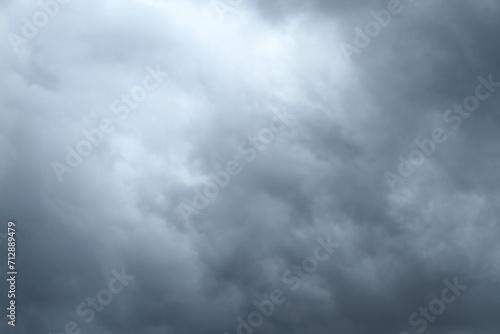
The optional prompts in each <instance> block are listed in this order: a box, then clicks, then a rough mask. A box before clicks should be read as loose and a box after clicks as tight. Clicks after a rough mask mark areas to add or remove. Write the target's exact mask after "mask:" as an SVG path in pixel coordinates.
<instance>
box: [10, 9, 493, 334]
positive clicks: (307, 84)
mask: <svg viewBox="0 0 500 334" xmlns="http://www.w3.org/2000/svg"><path fill="white" fill-rule="evenodd" d="M402 3H403V6H404V10H403V11H402V12H401V13H399V14H397V15H394V16H393V17H392V20H391V22H390V23H389V24H388V25H387V27H384V28H383V29H381V31H380V33H379V34H377V35H376V36H374V37H373V38H371V41H370V43H369V45H367V46H366V47H363V48H362V50H361V52H359V53H357V54H353V55H352V57H351V62H348V61H346V59H345V57H344V55H343V54H342V51H341V48H340V47H341V45H342V43H351V44H352V43H354V38H355V34H356V33H355V30H354V29H355V27H361V28H363V27H365V25H366V23H367V22H369V21H370V20H373V17H372V16H371V14H370V11H376V12H379V11H381V10H385V9H387V8H388V7H387V4H388V1H368V2H366V1H337V2H332V1H319V0H318V1H307V2H298V1H272V2H270V1H268V2H263V1H253V0H248V1H244V0H243V1H240V2H239V3H238V5H237V6H236V5H235V2H233V8H234V9H232V10H231V13H228V14H230V15H228V16H227V18H225V19H223V20H221V18H220V17H219V16H218V14H217V11H216V10H215V9H214V7H213V3H210V2H203V1H192V2H185V3H174V2H171V1H165V2H163V1H129V2H124V3H123V2H117V1H111V0H110V1H101V2H98V3H96V4H93V5H92V6H90V5H88V4H86V3H85V4H84V3H80V2H76V1H71V2H69V3H68V4H65V5H64V6H63V5H61V7H60V11H59V13H58V14H57V15H55V16H54V17H53V18H51V19H50V21H49V22H48V23H47V25H46V26H44V27H43V29H40V31H39V32H38V34H37V35H36V36H35V37H33V38H31V39H29V42H28V43H27V44H26V45H24V46H23V49H22V50H21V52H19V53H16V52H15V51H14V49H13V48H12V46H11V44H10V43H9V40H8V38H4V39H3V42H2V45H1V49H0V52H1V54H2V59H4V62H3V63H2V64H1V65H0V69H1V72H2V79H1V80H0V83H1V87H2V88H3V90H2V93H0V98H1V100H0V101H1V109H0V115H1V116H2V122H0V151H1V152H2V157H3V159H2V161H0V175H1V176H2V178H1V186H2V187H1V189H2V192H1V194H2V195H1V199H2V200H1V202H0V203H1V204H0V208H1V211H0V212H1V215H0V216H1V220H2V221H4V222H7V221H8V220H9V219H15V220H16V221H17V222H18V238H19V242H18V247H19V251H18V252H19V260H18V262H19V278H18V280H19V281H18V287H19V295H18V297H17V301H18V305H19V307H18V320H17V326H16V327H15V328H11V326H7V325H6V323H5V322H4V321H2V324H1V326H2V328H6V331H7V332H8V333H10V332H13V333H14V332H18V333H32V332H35V331H37V332H40V331H41V332H44V333H49V332H52V333H54V334H55V333H59V332H62V331H63V330H64V327H65V326H66V324H67V323H68V322H71V321H73V322H75V323H76V324H78V326H79V327H78V328H79V329H81V330H82V332H89V333H103V334H104V333H106V334H107V333H137V332H140V333H145V334H149V333H189V332H191V333H201V332H204V333H221V334H222V333H224V332H228V333H231V334H232V333H236V332H237V328H238V326H239V324H240V323H241V322H240V320H238V319H244V321H246V322H248V321H250V320H248V317H249V315H250V314H252V312H255V311H257V310H258V309H257V308H256V306H255V304H254V302H257V304H261V303H262V302H263V301H265V300H271V293H272V291H274V290H275V289H280V290H281V291H283V293H284V295H285V296H286V301H285V302H284V303H283V304H279V305H278V304H275V305H274V309H273V312H272V314H271V315H270V316H269V317H268V318H266V319H265V321H264V323H263V324H262V325H261V326H258V328H255V329H253V330H254V332H255V333H258V332H261V333H278V334H279V333H309V332H316V333H336V332H339V333H374V332H377V333H395V334H396V333H400V332H404V331H407V332H408V333H418V331H417V330H418V329H420V330H423V329H424V327H425V332H426V333H429V334H433V333H439V334H448V333H460V334H469V333H475V334H476V333H480V334H487V333H493V332H495V330H497V329H498V325H499V324H498V320H497V317H495V313H494V310H496V309H498V306H499V305H498V301H497V298H496V296H498V293H499V287H500V286H499V282H500V280H499V279H498V275H499V274H500V267H499V266H498V265H496V263H497V262H498V257H499V251H500V249H499V247H498V246H497V242H496V239H497V236H498V232H499V230H498V217H499V214H500V212H499V209H498V205H497V203H498V199H499V197H498V191H497V189H498V176H497V174H498V173H497V171H498V166H499V165H500V160H499V158H498V157H497V154H498V148H499V147H498V139H499V135H498V131H497V130H498V125H499V118H498V101H499V100H500V87H499V89H497V90H498V91H495V92H491V96H490V97H489V98H488V99H486V100H485V101H481V104H480V106H479V109H478V110H477V111H475V112H473V113H472V115H471V116H470V117H469V118H466V119H465V118H464V119H463V123H462V124H461V126H460V127H459V128H457V129H456V130H454V129H452V128H451V126H450V123H447V122H446V121H445V120H444V119H443V115H444V114H445V112H446V111H447V110H448V109H450V108H453V104H454V103H463V102H464V99H465V98H467V96H470V95H474V91H475V88H476V86H477V85H478V83H479V81H478V77H479V76H482V77H484V78H487V77H488V75H490V74H491V75H492V78H493V80H494V81H496V82H498V81H500V69H499V67H498V60H497V59H499V58H498V57H499V56H500V49H499V46H498V37H499V32H500V26H499V25H500V23H499V22H498V20H497V17H498V15H499V9H500V8H499V6H498V4H497V3H496V2H494V1H482V2H480V3H471V2H466V1H457V2H454V3H452V4H451V3H450V4H448V3H439V2H436V1H412V2H409V1H405V2H402ZM3 6H4V7H5V8H6V10H5V11H4V12H3V13H2V14H1V15H2V22H3V23H2V24H1V25H0V27H1V31H2V34H3V35H4V36H7V33H9V32H15V33H17V34H19V33H20V31H21V27H22V21H21V19H22V17H23V16H26V17H28V18H31V17H32V16H33V14H34V13H36V12H37V11H39V10H40V7H38V6H37V5H36V4H32V5H29V6H28V5H22V6H21V5H17V4H13V3H10V4H8V5H3ZM148 66H150V67H152V68H156V66H159V67H160V68H161V70H162V71H165V72H166V73H168V75H166V77H165V79H164V81H162V82H161V83H160V84H159V87H158V88H157V89H155V90H152V91H150V92H148V96H147V98H145V99H144V101H141V102H140V103H138V105H137V107H130V116H129V117H128V118H127V119H124V120H122V119H120V118H118V117H117V114H116V113H114V112H113V110H112V108H111V104H112V103H113V101H115V100H116V99H119V98H120V97H121V96H123V94H131V90H132V89H133V88H134V87H137V85H140V84H141V83H142V82H143V78H144V76H145V75H146V73H147V71H146V68H147V67H148ZM122 106H124V105H122ZM277 111H278V112H285V111H286V112H289V113H291V114H293V115H294V116H295V118H294V119H293V121H291V122H290V124H289V125H288V126H287V127H286V128H285V129H284V130H283V131H282V132H280V133H277V134H275V135H274V137H273V140H272V141H271V142H269V143H268V144H265V145H264V148H262V149H258V148H257V147H254V149H255V153H256V154H255V158H254V159H252V160H251V161H247V160H246V158H247V157H248V155H246V154H241V153H240V152H239V150H238V147H239V145H240V144H241V143H242V142H248V141H249V136H250V137H252V136H258V134H259V133H261V131H263V129H265V128H268V127H269V122H270V120H271V119H272V118H273V117H275V115H276V114H275V112H277ZM103 118H109V119H111V120H113V124H114V126H115V129H114V131H113V132H112V133H110V134H107V135H105V136H104V137H103V141H102V144H99V145H97V146H95V147H94V148H93V151H92V153H91V154H90V155H89V156H88V157H85V160H84V162H83V163H82V164H81V165H79V166H78V167H76V168H75V170H74V171H73V172H72V173H71V174H65V175H64V180H63V182H59V181H58V178H57V176H56V174H55V173H54V171H53V169H52V163H53V162H54V161H58V162H61V163H64V162H65V157H66V151H65V147H66V146H71V147H72V148H74V149H75V150H77V145H78V143H79V142H80V141H82V140H85V136H84V135H83V134H82V131H83V130H91V129H96V128H98V126H99V122H100V120H102V119H103ZM437 127H440V128H443V129H445V130H446V134H447V136H448V139H447V141H446V142H444V143H442V144H439V145H437V146H436V150H435V152H434V153H433V154H432V155H430V156H428V157H426V160H425V162H424V163H423V164H422V165H421V166H418V168H416V170H415V172H414V173H413V175H411V176H409V177H408V178H405V181H404V183H402V184H400V185H398V187H397V189H396V190H395V191H391V188H390V187H389V186H388V184H387V182H386V179H385V177H384V173H385V172H386V171H391V172H393V173H397V169H398V164H399V161H398V157H399V156H403V157H404V158H405V159H407V158H408V156H409V155H410V153H411V152H412V151H414V150H416V149H417V148H418V147H417V146H416V144H415V143H414V141H415V140H423V139H425V138H430V137H431V136H432V131H433V130H434V129H435V128H437ZM260 144H261V145H262V142H260ZM249 147H250V146H249ZM233 159H236V160H238V161H240V162H241V166H242V171H241V173H239V174H238V175H235V176H233V177H231V180H230V182H229V183H228V185H227V186H226V187H225V188H224V189H220V192H219V194H218V195H217V196H215V197H214V198H213V199H211V200H210V204H209V205H207V206H206V207H205V208H204V209H203V210H200V213H199V214H196V215H193V216H192V217H191V219H190V222H189V223H186V222H185V221H183V219H182V217H181V216H180V215H179V214H178V212H177V210H176V208H177V207H178V205H179V204H181V203H191V202H192V200H193V197H194V196H195V190H196V189H198V190H200V191H201V192H203V189H204V185H205V184H206V183H207V182H209V181H210V180H209V179H210V178H209V174H210V173H211V172H217V171H221V170H224V168H225V166H226V164H227V162H228V161H231V160H233ZM0 233H3V231H0ZM329 236H331V240H332V241H333V242H338V243H340V244H341V246H340V247H338V248H337V249H336V250H335V252H334V253H333V254H332V255H331V256H330V257H329V258H328V259H327V260H325V261H323V262H321V261H318V266H317V269H315V270H313V272H311V273H310V277H307V278H305V279H299V278H298V277H299V276H298V274H297V275H296V274H293V275H292V274H287V270H290V271H292V270H293V269H292V268H294V267H293V266H302V265H303V263H304V262H303V261H305V259H307V258H308V257H309V258H310V257H314V250H315V249H316V247H318V240H317V239H318V238H319V237H320V238H323V240H326V239H327V238H329ZM0 245H1V246H2V247H3V245H4V244H3V242H2V244H0ZM306 262H307V261H306ZM2 263H3V262H2ZM123 268H125V270H126V273H127V274H129V275H133V276H134V277H135V279H134V280H133V281H131V282H130V284H129V285H127V286H126V287H125V289H124V290H123V291H122V292H120V293H119V294H116V295H113V301H112V302H111V303H110V304H109V305H106V306H105V308H104V309H103V311H101V312H98V311H96V312H95V314H96V315H95V319H93V320H92V321H91V322H90V323H87V322H86V321H85V317H82V316H81V315H79V314H77V312H76V309H77V307H78V305H79V304H81V303H82V302H85V301H86V300H87V298H95V297H97V296H98V295H99V292H100V291H102V290H103V289H108V288H109V282H110V280H112V279H113V277H115V276H114V275H113V270H116V271H118V272H121V270H122V269H123ZM295 268H296V267H295ZM5 269H6V268H5V266H4V264H2V266H1V270H5ZM302 272H305V271H304V269H302ZM455 278H457V279H458V284H463V285H465V286H466V288H465V290H460V294H458V293H456V294H455V297H456V299H455V300H454V301H453V302H450V303H444V302H443V303H444V304H443V305H445V310H444V312H443V313H441V314H439V315H437V316H436V318H435V319H434V318H433V315H432V314H430V316H429V317H430V318H428V319H426V318H425V316H424V315H422V314H423V313H422V314H419V313H420V312H423V311H421V310H419V308H420V307H422V308H430V309H431V310H432V309H435V307H436V305H439V301H440V300H442V298H443V297H442V291H443V289H445V288H448V289H449V290H447V291H448V292H446V293H445V297H448V298H450V296H452V294H453V291H454V290H453V289H451V288H450V287H449V285H448V284H453V283H454V281H455ZM293 282H295V283H296V284H299V283H300V285H299V287H298V288H297V289H295V290H294V289H292V287H293V286H295V285H296V284H294V283H293ZM297 282H299V283H297ZM446 282H448V283H446ZM450 291H451V292H450ZM1 293H2V295H4V289H3V288H2V292H1ZM2 300H4V299H2ZM436 300H437V301H436ZM443 300H444V299H443ZM264 304H265V302H264ZM0 305H1V306H2V308H4V309H5V308H6V303H5V302H4V301H2V302H1V303H0ZM261 305H262V304H261ZM266 305H269V304H266ZM414 312H417V315H416V316H415V315H414ZM412 314H413V321H414V322H416V323H414V326H412V325H411V324H410V323H409V320H408V319H409V317H410V316H411V315H412ZM423 319H426V320H423ZM429 319H432V320H429ZM4 320H5V319H4Z"/></svg>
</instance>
